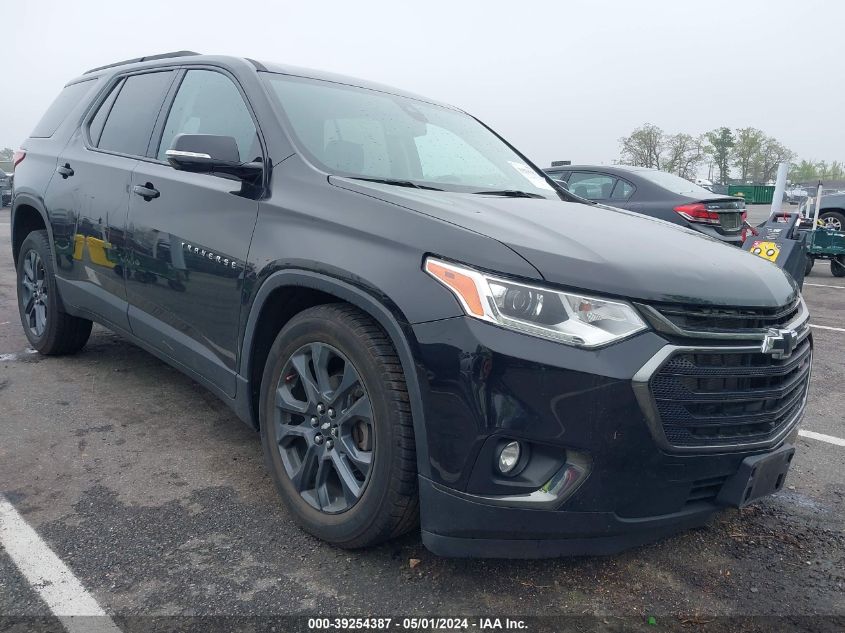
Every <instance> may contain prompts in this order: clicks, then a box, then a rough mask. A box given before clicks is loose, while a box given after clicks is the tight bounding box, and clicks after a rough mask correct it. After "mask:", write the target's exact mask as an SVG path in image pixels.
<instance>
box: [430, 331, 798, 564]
mask: <svg viewBox="0 0 845 633" xmlns="http://www.w3.org/2000/svg"><path fill="white" fill-rule="evenodd" d="M413 329H414V336H415V339H416V349H415V354H416V356H417V364H418V367H419V368H420V371H419V372H418V374H419V375H421V376H425V377H426V378H425V380H424V381H423V383H424V384H423V385H422V387H423V388H422V393H423V407H424V412H425V419H426V433H427V437H428V441H427V446H426V447H423V448H422V449H421V453H422V454H421V458H422V459H423V461H424V466H425V467H424V468H421V469H420V473H421V474H420V478H419V488H420V502H421V522H422V533H423V542H424V543H425V544H426V546H427V547H428V548H429V549H431V550H432V551H434V552H435V553H437V554H441V555H446V556H495V557H519V558H523V557H547V556H562V555H587V554H612V553H614V552H618V551H621V550H623V549H626V548H628V547H632V546H636V545H639V544H642V543H646V542H649V541H653V540H656V539H659V538H662V537H664V536H667V535H669V534H672V533H673V532H676V531H678V530H682V529H686V528H689V527H693V526H696V525H701V524H703V523H705V522H706V521H707V520H708V519H709V518H710V517H711V516H712V515H713V514H714V513H715V512H717V511H718V510H719V509H720V507H723V506H722V505H721V504H720V503H719V502H718V501H717V496H718V493H719V490H720V488H721V486H722V485H723V484H724V482H725V481H727V480H728V479H729V478H731V477H732V476H733V475H734V474H735V473H737V472H738V471H739V469H740V467H741V464H742V462H743V460H744V459H745V458H746V457H748V456H750V455H759V454H764V453H766V452H768V451H771V450H774V449H776V448H777V446H780V445H782V444H784V443H786V442H789V441H791V440H792V439H793V438H794V435H795V433H796V432H797V430H796V425H797V420H796V421H795V423H794V424H792V425H791V427H790V429H789V430H788V433H787V434H785V436H783V437H782V438H779V439H778V442H777V445H776V446H767V447H754V448H745V449H737V450H724V451H721V452H710V453H682V452H673V451H672V450H667V449H666V448H665V446H661V444H660V443H659V441H658V438H656V437H655V434H654V430H653V428H652V425H651V424H650V421H649V419H647V417H646V414H645V413H644V411H643V407H642V406H641V403H640V401H638V398H637V395H636V391H635V389H634V384H635V377H636V375H637V373H638V371H639V370H641V368H642V367H643V366H644V365H645V364H646V363H647V362H648V360H649V359H651V358H653V357H655V356H656V355H657V354H658V352H659V351H660V350H661V349H663V348H664V347H665V346H666V345H667V344H668V342H667V340H666V339H664V338H663V337H661V336H659V335H658V334H656V333H655V332H651V331H649V332H645V333H643V334H640V335H638V336H636V337H633V338H632V339H629V340H627V341H623V342H621V343H619V344H617V345H613V346H610V347H608V348H604V349H601V350H593V351H586V350H579V349H575V348H571V347H568V346H565V345H560V344H556V343H551V342H548V341H543V340H540V339H536V338H533V337H530V336H526V335H522V334H518V333H515V332H510V331H507V330H504V329H502V328H498V327H496V326H493V325H489V324H486V323H483V322H480V321H476V320H473V319H469V318H463V317H459V318H453V319H445V320H441V321H435V322H430V323H424V324H418V325H416V326H414V328H413ZM504 438H507V439H516V440H521V441H523V442H525V443H527V445H529V446H534V447H537V448H538V451H537V452H538V453H542V454H543V455H544V456H545V457H546V458H547V459H552V460H553V459H554V456H555V455H559V456H560V457H559V459H560V464H564V463H565V462H566V456H567V454H568V453H570V452H577V453H579V454H584V455H588V456H589V458H590V462H591V468H590V474H589V476H588V477H587V478H586V479H585V480H584V481H583V482H582V483H581V484H580V485H579V487H577V489H576V490H575V491H574V492H573V494H572V495H571V496H569V497H568V498H565V499H563V500H562V502H561V503H560V504H557V505H549V504H548V503H545V504H543V505H532V504H530V503H527V504H526V503H522V501H523V500H524V496H525V495H526V494H528V493H530V492H531V490H536V489H537V488H538V487H539V485H542V483H543V482H542V481H541V482H540V483H539V484H538V483H537V482H536V481H535V482H533V483H532V482H530V481H519V479H520V478H518V477H517V478H515V479H514V480H513V481H508V480H507V478H503V477H501V476H497V475H496V474H495V472H494V470H493V465H492V460H491V459H490V449H489V447H490V446H491V445H495V443H496V442H497V441H501V440H502V439H504ZM550 472H551V471H550ZM508 499H515V500H516V501H520V502H519V503H510V502H509V501H508Z"/></svg>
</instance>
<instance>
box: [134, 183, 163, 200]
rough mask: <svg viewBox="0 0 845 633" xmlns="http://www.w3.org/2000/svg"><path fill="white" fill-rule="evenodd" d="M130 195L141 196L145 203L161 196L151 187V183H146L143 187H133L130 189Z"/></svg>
mask: <svg viewBox="0 0 845 633" xmlns="http://www.w3.org/2000/svg"><path fill="white" fill-rule="evenodd" d="M132 193H134V194H135V195H138V196H141V197H142V198H143V199H144V200H146V201H147V202H149V201H150V200H152V199H153V198H158V197H159V196H160V195H161V194H160V193H159V191H158V189H156V188H155V187H153V183H151V182H148V183H146V184H145V185H135V186H134V187H132Z"/></svg>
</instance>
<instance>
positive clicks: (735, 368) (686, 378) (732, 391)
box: [649, 337, 813, 448]
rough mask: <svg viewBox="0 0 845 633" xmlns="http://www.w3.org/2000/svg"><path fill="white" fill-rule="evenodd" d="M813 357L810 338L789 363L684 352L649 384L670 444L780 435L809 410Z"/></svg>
mask: <svg viewBox="0 0 845 633" xmlns="http://www.w3.org/2000/svg"><path fill="white" fill-rule="evenodd" d="M812 353H813V352H812V342H811V339H810V338H809V337H807V338H805V339H804V340H803V341H802V342H801V343H799V345H798V347H797V348H796V349H795V351H794V352H793V354H792V355H791V356H790V357H789V358H786V359H775V358H774V357H772V356H771V355H768V354H763V353H761V352H758V351H737V350H730V349H725V350H724V351H722V350H718V348H717V349H716V350H708V351H706V352H699V351H695V350H684V349H680V350H679V351H678V352H677V353H675V354H674V355H673V356H671V357H670V358H669V360H668V361H666V362H665V363H664V364H663V365H662V366H661V367H660V369H659V370H658V371H657V372H656V373H655V374H654V376H652V378H651V380H650V381H649V388H650V391H651V395H652V397H653V399H654V403H655V406H656V409H657V411H656V412H657V414H658V415H659V418H660V424H661V426H662V430H663V433H664V435H665V437H666V441H667V443H668V444H670V445H671V446H675V447H693V448H694V447H707V446H723V445H735V444H749V443H757V442H766V441H769V440H772V439H773V438H775V437H777V436H779V435H780V434H781V433H782V432H783V431H784V430H785V429H786V427H787V426H788V425H789V424H790V423H791V422H792V421H793V420H795V418H796V417H797V415H798V414H799V413H800V412H801V410H802V408H803V406H804V401H805V397H806V393H807V384H808V381H809V376H810V365H811V359H812Z"/></svg>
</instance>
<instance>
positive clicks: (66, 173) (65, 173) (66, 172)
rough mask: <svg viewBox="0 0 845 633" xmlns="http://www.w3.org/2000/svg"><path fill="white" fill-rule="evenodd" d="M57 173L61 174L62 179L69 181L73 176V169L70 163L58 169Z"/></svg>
mask: <svg viewBox="0 0 845 633" xmlns="http://www.w3.org/2000/svg"><path fill="white" fill-rule="evenodd" d="M56 173H57V174H60V175H61V177H62V178H64V179H65V180H67V179H68V178H70V177H71V176H73V169H72V168H71V166H70V163H65V164H64V165H61V166H60V167H56Z"/></svg>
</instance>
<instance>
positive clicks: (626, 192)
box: [610, 178, 634, 200]
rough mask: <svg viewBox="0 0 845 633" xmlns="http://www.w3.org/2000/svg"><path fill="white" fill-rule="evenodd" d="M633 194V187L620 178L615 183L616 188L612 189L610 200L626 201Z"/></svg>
mask: <svg viewBox="0 0 845 633" xmlns="http://www.w3.org/2000/svg"><path fill="white" fill-rule="evenodd" d="M632 193H634V185H632V184H631V183H630V182H628V181H627V180H622V179H621V178H620V179H619V180H617V181H616V186H615V187H613V193H612V194H611V196H610V199H611V200H627V199H628V198H630V197H631V194H632Z"/></svg>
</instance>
